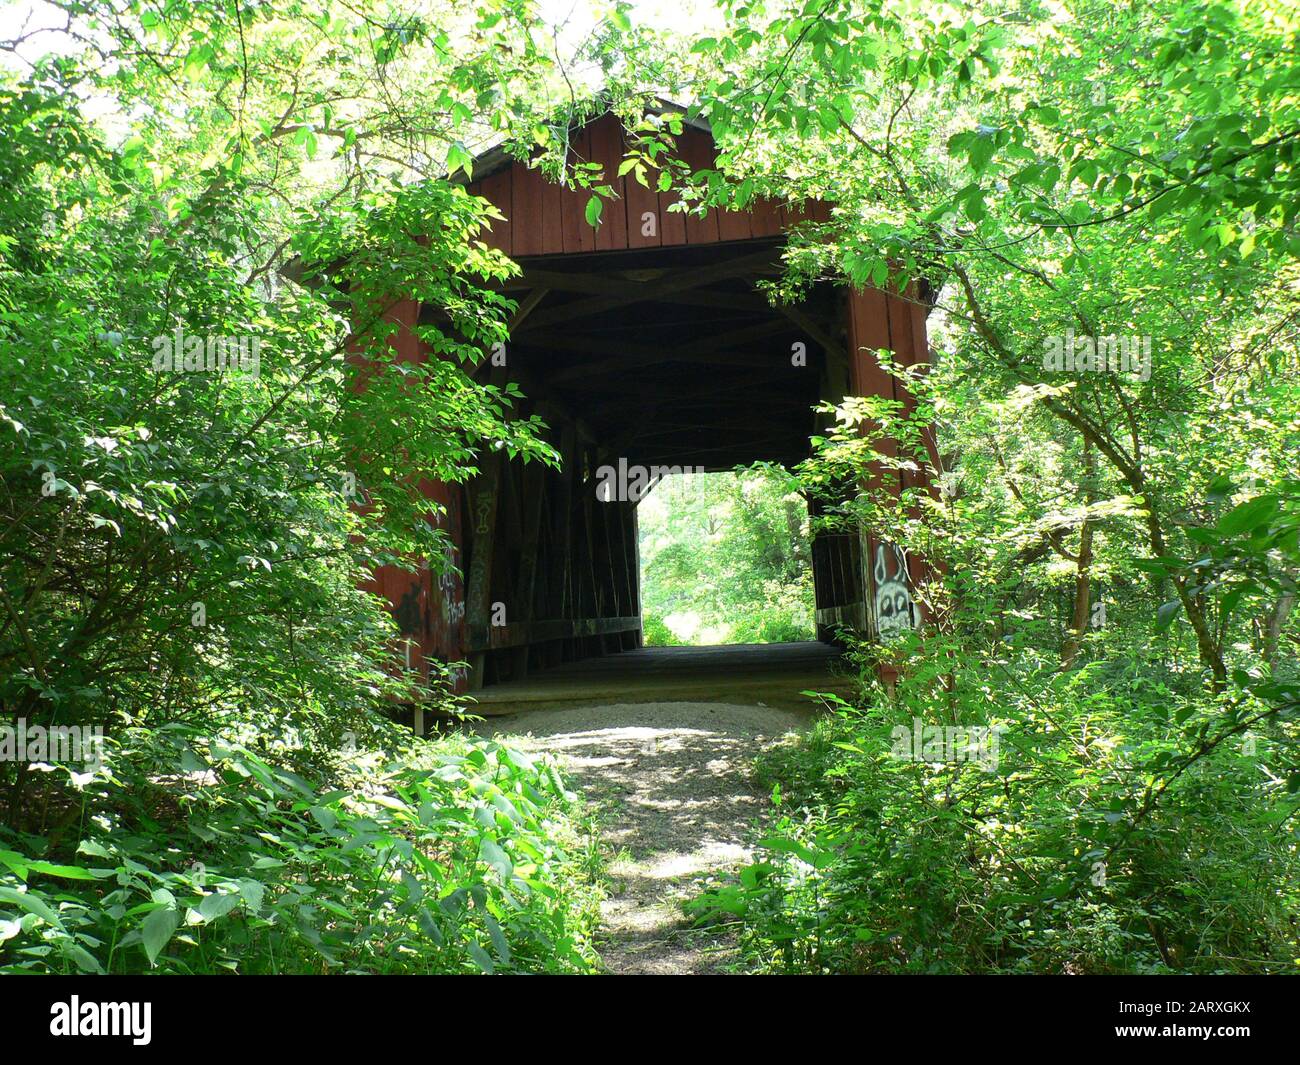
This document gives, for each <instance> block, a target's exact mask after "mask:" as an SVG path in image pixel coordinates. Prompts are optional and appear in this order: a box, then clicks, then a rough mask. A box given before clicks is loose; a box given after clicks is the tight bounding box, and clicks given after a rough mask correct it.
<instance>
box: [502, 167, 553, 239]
mask: <svg viewBox="0 0 1300 1065" xmlns="http://www.w3.org/2000/svg"><path fill="white" fill-rule="evenodd" d="M511 169H512V170H513V171H514V176H513V178H512V180H511V183H510V188H511V208H510V223H511V227H512V229H513V230H514V254H515V255H516V256H519V255H545V254H546V251H547V249H546V247H545V237H544V232H543V204H544V199H545V186H546V185H547V184H549V182H547V180H546V178H544V177H543V176H542V172H541V171H540V170H529V169H528V167H526V166H524V165H523V164H522V163H518V162H517V163H514V164H513V165H512V167H511ZM557 236H558V234H557ZM556 244H557V248H556V249H555V250H557V251H558V250H559V248H558V245H559V241H558V240H557V241H556Z"/></svg>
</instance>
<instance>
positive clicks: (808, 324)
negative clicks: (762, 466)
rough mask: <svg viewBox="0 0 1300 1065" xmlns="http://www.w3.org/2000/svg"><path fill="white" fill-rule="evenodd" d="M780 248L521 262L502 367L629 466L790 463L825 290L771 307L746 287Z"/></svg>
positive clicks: (798, 450)
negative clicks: (515, 312)
mask: <svg viewBox="0 0 1300 1065" xmlns="http://www.w3.org/2000/svg"><path fill="white" fill-rule="evenodd" d="M779 254H780V247H779V242H778V241H777V240H768V241H762V242H753V241H750V242H744V243H742V244H714V245H706V246H702V247H682V248H656V249H653V250H637V251H626V252H617V253H601V252H597V253H594V254H591V255H580V256H562V257H555V258H549V259H548V258H538V259H530V260H525V261H523V262H522V263H521V265H522V266H523V268H524V276H523V278H522V279H521V280H519V281H518V282H516V283H515V284H514V285H512V286H511V292H510V294H511V295H512V296H514V297H515V298H516V299H518V300H520V302H521V306H523V307H527V306H530V304H531V306H532V309H531V310H530V311H529V312H528V313H527V314H526V316H524V317H523V318H522V320H521V321H520V322H519V324H518V325H517V326H516V327H515V328H514V330H512V342H511V344H510V347H509V359H510V372H511V373H515V372H518V373H519V375H520V376H521V377H526V378H528V379H530V380H531V381H532V382H533V384H534V387H535V388H536V387H537V386H538V385H541V386H542V387H543V390H544V391H545V392H546V393H547V395H548V396H549V397H550V398H551V399H552V400H553V401H554V402H556V403H558V404H561V405H563V406H565V407H567V408H568V409H569V410H570V411H572V412H574V413H575V414H576V415H577V416H579V417H580V418H581V419H582V421H583V422H584V423H585V425H586V426H587V428H588V429H589V430H590V432H591V433H592V435H593V438H594V439H595V440H597V441H599V443H600V450H601V452H602V453H603V454H604V455H607V456H620V457H624V458H626V460H627V462H628V463H630V464H631V463H635V464H640V465H644V466H650V465H658V464H662V465H680V466H698V467H705V468H707V469H711V470H712V469H731V468H733V467H735V466H737V465H742V464H748V463H752V462H755V461H758V460H767V461H773V462H781V463H795V462H798V461H799V460H801V459H802V458H804V457H805V456H806V455H807V453H808V437H809V434H810V433H811V432H812V430H813V415H812V413H811V408H812V406H813V405H814V404H815V403H816V402H817V401H818V398H819V397H820V395H821V394H822V385H821V377H822V374H823V372H824V370H825V346H824V344H823V343H822V342H820V341H819V340H818V339H817V338H818V337H819V336H820V337H822V338H823V340H825V341H827V342H828V343H829V338H830V337H831V336H832V334H833V333H834V332H835V330H836V328H837V326H836V317H837V308H836V305H835V295H836V294H835V292H834V290H833V289H831V288H830V287H829V286H828V287H827V288H826V289H824V290H821V291H817V292H816V293H815V294H814V296H813V298H812V299H810V300H809V301H807V302H805V303H804V304H803V305H802V306H800V307H798V308H784V309H776V308H773V307H772V306H771V305H770V303H769V302H768V300H767V299H766V297H765V296H764V295H762V294H761V293H760V292H759V291H758V290H757V288H756V285H757V283H758V282H760V281H761V280H763V279H764V278H772V277H775V276H777V274H778V272H779ZM800 345H801V346H802V348H800V347H799V346H800ZM840 346H842V342H841V345H840ZM800 352H801V354H800ZM796 363H797V364H796ZM526 391H527V389H526ZM533 394H539V393H537V392H534V393H533Z"/></svg>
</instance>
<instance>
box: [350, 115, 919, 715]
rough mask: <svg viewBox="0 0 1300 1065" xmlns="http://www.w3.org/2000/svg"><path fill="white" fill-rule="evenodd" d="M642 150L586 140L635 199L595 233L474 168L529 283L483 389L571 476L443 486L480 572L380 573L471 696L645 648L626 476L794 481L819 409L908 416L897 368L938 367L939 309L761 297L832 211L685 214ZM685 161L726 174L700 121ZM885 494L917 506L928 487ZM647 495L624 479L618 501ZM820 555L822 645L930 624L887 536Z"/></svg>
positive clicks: (512, 291)
mask: <svg viewBox="0 0 1300 1065" xmlns="http://www.w3.org/2000/svg"><path fill="white" fill-rule="evenodd" d="M624 138H625V134H624V130H623V126H622V124H621V122H620V121H619V119H618V118H617V117H615V116H614V115H612V114H606V115H604V116H602V117H599V118H597V119H595V120H594V121H591V122H590V123H588V124H587V125H585V126H583V127H582V128H579V129H575V130H574V131H573V132H572V134H571V151H572V153H573V156H574V157H575V158H576V159H577V160H578V161H592V162H597V163H600V164H602V166H603V168H604V175H605V177H604V180H603V181H602V182H601V183H602V184H610V185H612V186H613V187H614V189H615V191H616V193H617V198H616V199H613V200H612V201H611V200H607V201H605V206H604V211H603V215H602V217H601V219H600V222H599V224H598V225H596V226H592V225H591V224H589V223H588V221H587V219H586V217H585V206H586V202H587V199H588V197H589V195H590V193H589V192H586V191H581V190H577V189H573V188H566V187H562V186H560V185H557V184H554V183H552V182H549V181H548V180H547V179H546V178H544V177H543V175H542V174H541V173H540V172H539V171H538V170H536V169H529V168H528V167H527V166H525V165H523V164H521V163H520V162H518V161H516V160H512V159H511V158H509V157H508V156H506V155H504V154H495V155H494V154H488V155H486V156H484V157H482V158H480V159H479V160H478V161H477V163H476V165H475V167H474V170H473V176H474V180H473V183H472V184H471V185H470V186H469V189H470V191H472V192H473V193H476V194H477V195H479V196H482V197H484V198H486V199H487V200H490V201H491V202H492V203H493V204H495V205H496V206H497V207H498V208H499V209H500V211H501V213H502V214H503V215H504V216H505V221H504V222H498V223H496V224H495V225H494V226H493V228H492V231H491V232H490V234H488V235H487V236H486V240H487V242H488V243H490V244H491V245H493V246H495V247H497V248H499V249H500V250H501V251H503V252H505V253H506V254H508V255H509V256H511V257H512V258H513V259H514V260H516V261H517V262H518V263H519V265H520V267H521V268H522V271H523V273H522V276H521V277H519V278H517V279H515V280H513V281H511V282H510V283H509V284H508V285H507V292H508V294H509V295H510V296H511V297H512V298H513V299H515V300H516V301H517V302H518V310H517V311H516V313H515V314H514V317H513V320H512V322H511V332H510V341H509V344H508V347H507V352H506V358H505V365H504V367H502V366H496V365H493V364H492V360H485V362H484V363H483V364H482V365H481V366H480V368H479V371H478V372H479V374H480V376H481V377H487V376H489V375H493V374H495V375H497V378H496V379H497V380H498V381H504V380H513V381H516V382H517V383H518V384H519V386H520V387H521V389H522V391H523V392H524V393H525V395H526V397H527V398H526V400H525V401H524V404H523V409H522V411H521V413H522V414H527V413H532V412H535V413H537V414H539V415H540V416H541V417H542V418H543V419H544V420H545V422H546V423H547V424H548V425H549V426H550V442H551V443H552V444H553V445H554V446H555V448H556V449H557V450H558V451H559V453H560V454H561V456H562V457H563V466H562V468H561V469H559V470H551V469H548V468H546V467H544V466H542V465H541V464H539V463H536V462H534V463H530V464H524V463H522V462H519V461H507V459H506V457H505V456H504V455H503V454H501V453H499V452H486V453H485V454H484V456H483V458H482V461H481V463H480V467H481V473H480V475H479V476H478V477H477V478H476V479H474V480H473V481H472V482H471V483H469V484H468V485H466V486H456V485H445V484H434V485H431V486H430V487H429V489H428V491H429V494H430V496H431V498H433V499H434V500H436V501H437V502H438V503H440V504H441V505H442V506H443V507H444V508H445V515H444V516H443V518H442V519H441V520H442V521H443V522H444V523H445V525H446V526H447V530H446V531H447V532H448V533H449V535H450V537H451V539H452V541H453V543H454V544H455V545H456V555H457V556H458V557H457V562H458V564H459V569H460V574H455V575H450V576H446V577H443V578H441V579H439V578H438V577H437V576H436V575H435V574H432V573H431V572H430V571H429V570H427V569H426V570H423V571H421V572H420V573H419V574H416V575H414V576H413V575H411V574H409V573H404V572H402V571H400V570H397V569H382V570H380V571H379V572H377V573H376V574H375V578H374V581H373V582H372V585H371V587H372V589H373V590H374V591H376V592H378V593H380V594H382V595H383V596H385V597H387V599H388V600H389V601H390V602H391V604H392V608H393V611H394V613H395V616H396V618H397V621H398V623H399V626H400V628H401V630H402V632H403V634H404V635H405V636H406V637H407V639H408V642H409V644H410V648H411V655H410V660H411V664H412V665H413V666H417V667H421V668H425V669H427V663H428V661H429V660H431V659H434V658H437V659H441V660H443V661H446V662H458V661H464V662H466V663H468V667H469V668H468V671H467V672H466V673H465V674H462V675H461V676H460V677H459V678H458V686H459V687H461V688H462V689H464V688H469V689H471V690H474V689H479V688H482V687H483V686H484V685H488V686H491V685H494V684H497V683H500V682H502V681H510V680H516V681H517V680H519V679H520V678H522V677H524V676H525V675H528V674H529V673H530V672H534V671H537V670H542V669H545V668H547V667H551V666H555V665H557V664H559V663H561V662H568V661H572V660H574V659H578V658H586V657H589V656H600V655H611V654H615V653H617V652H620V651H625V650H628V649H632V648H636V647H639V646H640V645H641V603H640V589H639V586H638V585H639V566H638V555H637V511H636V502H635V500H633V499H629V498H624V496H625V493H623V492H620V491H617V490H615V491H611V490H610V477H609V475H610V471H611V470H612V471H632V473H635V471H636V469H637V468H645V469H649V468H652V467H656V466H658V467H678V468H691V469H702V470H710V471H712V470H726V469H731V468H733V467H735V466H737V465H742V464H749V463H752V462H756V461H760V460H767V461H771V462H777V463H782V464H785V465H793V464H795V463H797V462H799V461H800V460H801V459H803V458H805V457H806V456H807V455H808V453H809V437H810V435H812V434H813V433H814V432H816V431H817V428H818V427H817V425H816V416H815V415H814V412H813V410H812V408H813V407H814V405H815V404H817V403H818V402H819V401H824V400H829V401H834V402H838V401H840V400H841V399H842V398H843V397H844V396H846V395H874V394H883V395H887V396H893V397H895V398H898V399H900V400H902V401H903V402H904V403H906V402H908V397H907V396H906V395H905V394H901V393H902V389H901V387H900V386H899V385H898V383H897V382H896V380H895V378H894V377H893V376H892V375H890V374H888V373H886V372H884V371H883V370H882V369H881V367H880V365H879V363H878V361H877V359H876V356H875V351H876V350H877V349H879V348H887V349H890V350H892V352H893V353H894V358H895V360H896V361H897V362H898V363H900V364H902V365H904V366H913V365H916V364H919V363H926V362H927V361H928V358H929V354H928V348H927V345H926V311H927V309H928V307H927V304H926V303H925V301H923V300H920V299H914V298H906V297H904V296H900V295H897V294H893V293H889V292H885V291H881V290H878V289H872V288H866V289H856V290H855V289H851V288H849V287H846V286H843V285H835V284H829V283H827V284H821V285H817V286H815V288H814V290H813V291H812V292H811V293H810V294H809V295H808V297H807V299H806V300H805V301H804V302H802V303H800V304H798V305H793V306H775V307H774V306H772V305H771V304H770V303H769V301H768V300H767V299H766V298H765V297H764V296H763V295H762V294H760V293H759V292H758V291H756V288H755V286H756V283H757V282H759V281H760V280H762V279H764V278H775V277H776V276H778V275H779V273H780V270H781V263H780V259H781V251H782V246H783V244H784V242H785V239H786V234H787V232H788V231H789V229H790V228H791V227H792V226H794V225H797V224H799V223H800V222H801V221H803V220H805V219H812V220H821V219H824V218H825V217H826V207H825V205H824V204H820V203H811V204H808V205H806V206H804V207H800V206H799V205H793V204H781V203H775V202H770V201H761V202H755V203H753V204H752V206H751V207H750V208H749V209H748V210H745V211H723V210H718V209H716V208H711V209H710V210H709V211H708V213H707V214H705V215H703V216H702V217H701V216H698V215H696V214H689V213H683V212H680V211H670V210H669V209H668V208H669V206H670V204H672V203H674V202H676V201H677V199H678V196H677V194H676V193H675V192H656V191H654V189H653V188H646V187H644V186H643V185H641V184H640V183H639V182H637V181H636V180H635V179H634V178H633V177H632V175H630V174H629V175H627V176H625V177H618V176H615V175H617V172H618V168H619V164H620V163H621V162H622V160H623V158H624V151H625V140H624ZM677 149H678V152H679V154H680V156H681V158H683V159H684V160H685V161H687V162H688V163H690V164H691V165H692V167H693V168H694V169H696V170H699V169H705V168H711V167H712V165H713V162H714V158H715V148H714V144H713V139H712V137H711V136H710V134H709V132H708V130H707V127H705V126H703V125H702V124H700V123H687V124H686V126H685V127H684V129H683V132H682V134H681V135H680V136H679V137H678V138H677ZM652 185H653V182H652ZM423 313H426V312H424V311H422V309H421V308H420V307H419V306H418V305H417V304H416V303H415V302H414V301H410V302H407V303H404V304H399V305H398V306H397V308H396V309H395V311H394V314H395V315H396V317H397V318H398V320H399V322H400V323H401V325H402V327H403V328H402V329H401V331H400V333H399V334H398V336H397V337H396V338H395V340H394V344H395V345H396V346H397V348H398V353H399V356H400V357H403V358H407V359H414V360H419V359H423V358H425V357H427V353H426V352H425V351H424V350H423V346H422V345H421V343H420V342H419V341H418V339H417V338H416V337H415V335H414V334H413V333H412V332H411V327H413V326H415V325H416V324H417V323H418V322H419V321H420V320H421V315H422V314H423ZM498 361H499V360H498ZM602 468H604V469H602ZM885 476H887V477H888V478H890V479H892V480H893V481H894V482H897V483H896V484H895V487H896V488H901V487H903V485H902V482H901V481H899V478H902V477H909V476H913V475H911V474H908V473H903V474H898V473H894V472H892V471H891V472H890V473H888V474H886V475H885ZM918 476H919V475H918ZM626 479H627V475H626V474H623V473H621V472H620V473H619V474H618V476H617V477H616V482H615V483H616V484H617V485H618V486H619V487H621V486H622V485H623V483H624V482H625V480H626ZM812 557H813V567H814V574H813V576H814V585H815V596H816V607H817V616H816V622H817V632H818V636H819V638H820V639H824V640H829V639H831V638H832V637H833V634H834V632H835V630H836V629H837V628H839V627H847V628H851V629H854V630H857V631H862V632H867V633H872V634H874V635H877V636H879V635H881V634H885V635H887V634H888V633H889V631H891V630H893V629H896V628H898V627H900V626H909V627H910V626H913V625H916V624H918V623H919V617H918V611H917V609H916V608H915V607H914V606H913V603H912V597H911V593H910V588H911V587H912V586H913V582H914V581H915V580H916V579H918V578H919V576H920V571H919V569H917V567H918V566H919V561H918V560H910V559H903V558H902V557H901V556H900V555H899V554H898V553H897V552H895V551H894V550H893V549H892V548H891V547H889V546H888V545H885V544H881V543H877V542H876V541H875V540H874V539H873V538H872V537H871V536H870V534H869V532H868V531H863V532H862V533H861V534H849V535H844V534H841V535H829V534H825V533H822V534H820V535H818V536H817V537H816V538H815V540H814V543H813V551H812ZM462 575H463V576H462Z"/></svg>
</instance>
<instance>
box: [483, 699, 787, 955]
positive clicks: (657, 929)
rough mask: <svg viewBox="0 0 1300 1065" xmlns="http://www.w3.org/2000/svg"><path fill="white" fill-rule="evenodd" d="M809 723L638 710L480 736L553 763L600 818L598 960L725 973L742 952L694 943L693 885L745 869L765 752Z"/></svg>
mask: <svg viewBox="0 0 1300 1065" xmlns="http://www.w3.org/2000/svg"><path fill="white" fill-rule="evenodd" d="M810 716H811V712H810V711H796V710H784V709H777V708H774V707H767V706H762V705H759V706H739V705H733V704H730V703H637V704H616V705H605V706H582V707H574V708H571V709H567V710H537V711H531V712H528V713H524V714H519V715H516V716H513V717H510V718H501V719H497V720H494V721H489V722H487V723H485V724H484V725H482V726H480V729H481V731H483V732H485V733H487V734H490V735H494V736H496V737H498V738H501V739H505V738H510V739H511V740H512V741H513V742H517V743H519V744H520V745H521V746H524V747H526V748H529V749H532V750H546V751H551V752H552V753H554V754H555V755H557V756H558V757H560V758H561V759H562V760H563V761H564V762H565V764H566V766H567V769H568V779H569V781H570V782H571V784H572V786H574V787H576V788H579V789H581V790H582V791H583V792H584V793H585V795H586V796H587V798H588V800H589V801H590V802H591V803H592V804H593V805H594V806H596V807H597V808H598V809H599V810H600V812H601V823H602V825H603V827H604V830H605V840H606V842H607V843H609V844H611V845H612V847H613V848H614V850H615V851H616V852H619V857H618V858H617V859H616V860H615V861H614V862H613V863H612V864H611V866H610V869H609V872H610V875H611V877H612V879H613V881H614V886H613V890H612V891H611V894H610V897H609V898H608V899H606V900H605V902H604V903H603V905H602V913H603V917H604V929H603V934H602V937H601V942H600V948H601V956H602V958H603V959H604V961H605V966H606V968H607V969H608V970H609V972H611V973H613V974H635V973H660V974H682V975H686V974H692V973H709V972H717V971H719V970H720V969H722V968H723V967H724V966H725V965H726V964H727V962H729V961H731V960H733V958H734V955H735V951H734V948H733V946H732V945H731V944H730V943H729V942H728V941H727V940H726V939H722V940H719V939H718V937H716V936H712V935H711V936H708V937H700V936H696V935H693V934H692V933H691V931H690V929H689V925H688V922H687V921H686V919H685V918H684V916H683V914H682V910H681V904H682V902H683V901H684V900H685V899H687V898H689V897H690V896H691V894H692V893H693V890H694V885H695V883H696V881H697V879H698V878H699V877H700V876H701V875H702V874H706V873H712V872H717V871H719V870H722V869H725V868H727V867H730V866H735V865H738V864H740V863H742V862H744V861H746V860H748V858H749V852H748V850H747V849H746V846H745V843H746V841H747V840H748V839H749V838H750V828H751V825H752V823H753V822H754V821H755V820H756V819H757V818H758V816H759V815H760V813H761V811H762V810H763V808H764V807H765V805H766V804H765V802H764V797H763V796H760V795H758V794H757V793H756V792H755V791H754V788H753V785H752V784H751V783H750V781H749V767H750V764H751V762H752V761H753V759H754V757H755V756H756V755H757V754H758V753H759V752H760V751H761V750H763V748H765V747H767V746H769V745H770V744H772V743H774V742H776V741H777V740H779V739H780V738H781V737H782V736H783V735H785V734H786V733H788V732H790V731H793V730H799V729H802V728H803V727H805V725H806V724H807V722H808V720H809V718H810Z"/></svg>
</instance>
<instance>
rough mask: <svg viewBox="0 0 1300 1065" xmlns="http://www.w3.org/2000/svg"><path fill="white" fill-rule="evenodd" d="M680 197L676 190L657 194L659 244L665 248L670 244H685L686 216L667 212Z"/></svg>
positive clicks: (677, 212)
mask: <svg viewBox="0 0 1300 1065" xmlns="http://www.w3.org/2000/svg"><path fill="white" fill-rule="evenodd" d="M680 198H681V197H680V196H678V194H677V190H676V189H669V190H668V191H667V192H661V193H659V242H660V243H661V244H662V245H663V246H664V247H665V248H666V247H668V246H669V245H672V244H685V243H686V215H684V214H682V212H681V211H670V210H668V208H669V206H670V205H671V204H674V203H676V202H677V201H678V200H679V199H680Z"/></svg>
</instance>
